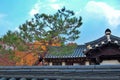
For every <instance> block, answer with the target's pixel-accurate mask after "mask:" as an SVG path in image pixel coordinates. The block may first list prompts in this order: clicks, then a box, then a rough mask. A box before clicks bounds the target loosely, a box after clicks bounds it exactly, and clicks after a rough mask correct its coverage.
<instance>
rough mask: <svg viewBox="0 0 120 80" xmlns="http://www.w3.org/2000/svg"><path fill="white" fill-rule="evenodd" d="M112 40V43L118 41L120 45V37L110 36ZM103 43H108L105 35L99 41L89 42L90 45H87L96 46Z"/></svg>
mask: <svg viewBox="0 0 120 80" xmlns="http://www.w3.org/2000/svg"><path fill="white" fill-rule="evenodd" d="M110 39H111V42H114V41H118V43H120V37H117V36H114V35H110ZM101 42H108V40H107V36H106V35H104V36H102V37H100V38H99V39H96V40H94V41H91V42H88V43H86V45H91V46H93V45H96V44H101Z"/></svg>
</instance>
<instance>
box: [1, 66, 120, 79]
mask: <svg viewBox="0 0 120 80" xmlns="http://www.w3.org/2000/svg"><path fill="white" fill-rule="evenodd" d="M0 80H120V65H89V66H0Z"/></svg>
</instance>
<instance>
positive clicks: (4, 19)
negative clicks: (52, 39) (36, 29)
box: [0, 0, 120, 44]
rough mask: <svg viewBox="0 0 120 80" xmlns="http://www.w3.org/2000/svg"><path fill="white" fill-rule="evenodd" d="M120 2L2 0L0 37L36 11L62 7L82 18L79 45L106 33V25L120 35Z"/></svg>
mask: <svg viewBox="0 0 120 80" xmlns="http://www.w3.org/2000/svg"><path fill="white" fill-rule="evenodd" d="M119 4H120V1H119V0H0V36H2V35H4V34H5V33H6V32H7V31H8V30H13V31H14V30H18V27H19V25H20V24H22V23H24V22H25V21H26V20H28V19H30V18H32V17H33V15H34V14H35V13H47V14H54V13H55V12H56V11H57V10H58V9H61V8H62V7H63V6H65V7H66V9H70V10H73V11H74V12H75V13H76V16H82V18H83V25H82V26H81V28H80V31H81V34H80V38H79V39H78V40H76V42H77V43H78V44H83V43H86V42H89V41H92V40H95V39H97V38H99V37H101V36H103V35H104V31H105V29H106V28H110V29H111V31H112V34H113V35H116V36H120V5H119Z"/></svg>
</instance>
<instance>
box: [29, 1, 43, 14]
mask: <svg viewBox="0 0 120 80" xmlns="http://www.w3.org/2000/svg"><path fill="white" fill-rule="evenodd" d="M40 5H41V3H40V1H38V2H37V3H36V4H35V5H34V6H33V8H32V9H31V10H30V12H29V15H30V16H34V14H37V13H39V11H40Z"/></svg>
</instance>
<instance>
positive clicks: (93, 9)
mask: <svg viewBox="0 0 120 80" xmlns="http://www.w3.org/2000/svg"><path fill="white" fill-rule="evenodd" d="M85 9H86V11H87V13H88V14H89V13H93V14H96V15H97V16H103V17H105V19H106V20H107V22H108V24H109V26H111V27H112V28H117V27H118V26H119V25H120V10H117V9H114V8H113V7H111V6H109V5H108V4H106V3H104V2H95V1H90V2H88V4H87V5H86V7H85Z"/></svg>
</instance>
